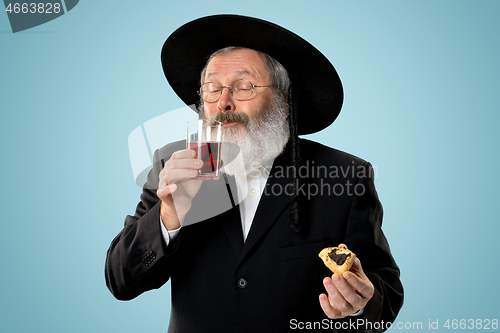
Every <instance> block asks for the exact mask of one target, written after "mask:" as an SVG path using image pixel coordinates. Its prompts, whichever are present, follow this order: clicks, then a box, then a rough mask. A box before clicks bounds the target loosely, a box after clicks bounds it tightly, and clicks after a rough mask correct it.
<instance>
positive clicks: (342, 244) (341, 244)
mask: <svg viewBox="0 0 500 333" xmlns="http://www.w3.org/2000/svg"><path fill="white" fill-rule="evenodd" d="M337 247H341V248H344V249H346V250H349V249H348V248H347V245H345V244H344V243H340V244H339V246H337Z"/></svg>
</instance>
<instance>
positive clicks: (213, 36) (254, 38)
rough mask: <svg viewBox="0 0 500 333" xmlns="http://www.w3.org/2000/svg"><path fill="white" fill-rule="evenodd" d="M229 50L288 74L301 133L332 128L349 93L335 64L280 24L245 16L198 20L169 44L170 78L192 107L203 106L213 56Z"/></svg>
mask: <svg viewBox="0 0 500 333" xmlns="http://www.w3.org/2000/svg"><path fill="white" fill-rule="evenodd" d="M227 46H242V47H247V48H250V49H254V50H258V51H261V52H264V53H266V54H268V55H270V56H271V57H273V58H274V59H276V60H277V61H278V62H280V63H281V64H282V65H283V66H284V67H285V68H286V70H287V71H288V74H289V76H290V80H291V82H292V94H293V103H294V105H293V108H294V112H295V113H296V117H297V123H298V124H297V126H298V134H311V133H315V132H318V131H321V130H323V129H324V128H326V127H328V126H329V125H330V124H332V123H333V122H334V121H335V119H336V118H337V116H338V115H339V113H340V109H341V108H342V103H343V96H344V94H343V89H342V83H341V81H340V78H339V76H338V74H337V71H336V70H335V68H334V67H333V65H332V64H331V63H330V61H329V60H328V59H327V58H326V57H325V56H324V55H323V54H322V53H321V52H320V51H319V50H317V49H316V48H315V47H314V46H312V45H311V44H310V43H308V42H307V41H306V40H304V39H303V38H301V37H300V36H298V35H296V34H294V33H293V32H291V31H289V30H287V29H285V28H282V27H280V26H278V25H276V24H274V23H271V22H267V21H264V20H260V19H256V18H252V17H246V16H239V15H214V16H207V17H202V18H199V19H196V20H194V21H191V22H189V23H186V24H185V25H183V26H181V27H180V28H178V29H177V30H176V31H174V32H173V33H172V34H171V35H170V36H169V37H168V38H167V40H166V41H165V43H164V44H163V49H162V52H161V61H162V66H163V71H164V73H165V76H166V78H167V80H168V82H169V84H170V86H171V87H172V89H173V90H174V91H175V93H176V94H177V95H178V96H179V97H180V98H181V100H182V101H183V102H184V103H186V104H187V105H192V104H197V103H198V102H199V96H198V93H197V92H198V89H199V85H200V74H201V71H202V69H203V68H204V67H205V64H206V61H207V59H208V57H209V56H210V55H211V54H212V53H213V52H215V51H217V50H219V49H221V48H224V47H227Z"/></svg>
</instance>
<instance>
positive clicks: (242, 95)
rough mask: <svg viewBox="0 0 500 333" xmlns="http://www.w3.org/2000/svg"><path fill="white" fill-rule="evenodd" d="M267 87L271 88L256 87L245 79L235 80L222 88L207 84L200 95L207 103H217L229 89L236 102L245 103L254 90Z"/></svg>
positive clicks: (210, 83) (211, 83)
mask: <svg viewBox="0 0 500 333" xmlns="http://www.w3.org/2000/svg"><path fill="white" fill-rule="evenodd" d="M267 87H271V86H270V85H269V86H256V85H253V84H252V82H250V81H248V80H245V79H239V80H235V81H233V83H231V84H230V85H229V86H220V85H218V84H217V83H215V82H207V83H205V84H203V85H202V86H201V88H200V91H199V95H200V97H201V98H202V99H203V100H204V101H205V102H207V103H215V102H217V101H218V100H219V98H220V97H221V96H222V90H223V89H224V88H227V89H229V92H230V93H231V95H232V96H233V97H234V99H235V100H237V101H244V100H246V99H249V98H250V96H252V94H253V88H267Z"/></svg>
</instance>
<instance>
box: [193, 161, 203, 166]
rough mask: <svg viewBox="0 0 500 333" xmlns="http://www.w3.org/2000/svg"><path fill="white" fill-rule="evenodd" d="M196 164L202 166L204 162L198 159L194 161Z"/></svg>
mask: <svg viewBox="0 0 500 333" xmlns="http://www.w3.org/2000/svg"><path fill="white" fill-rule="evenodd" d="M194 165H196V166H202V165H203V162H202V161H200V160H196V161H194Z"/></svg>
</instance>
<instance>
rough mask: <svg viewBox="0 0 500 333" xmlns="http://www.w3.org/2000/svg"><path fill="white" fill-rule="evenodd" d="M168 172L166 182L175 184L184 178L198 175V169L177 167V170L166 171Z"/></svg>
mask: <svg viewBox="0 0 500 333" xmlns="http://www.w3.org/2000/svg"><path fill="white" fill-rule="evenodd" d="M165 174H166V176H165V177H166V183H167V184H174V183H180V182H181V181H183V180H189V179H193V178H195V177H196V176H198V170H190V169H176V170H168V171H166V172H165Z"/></svg>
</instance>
